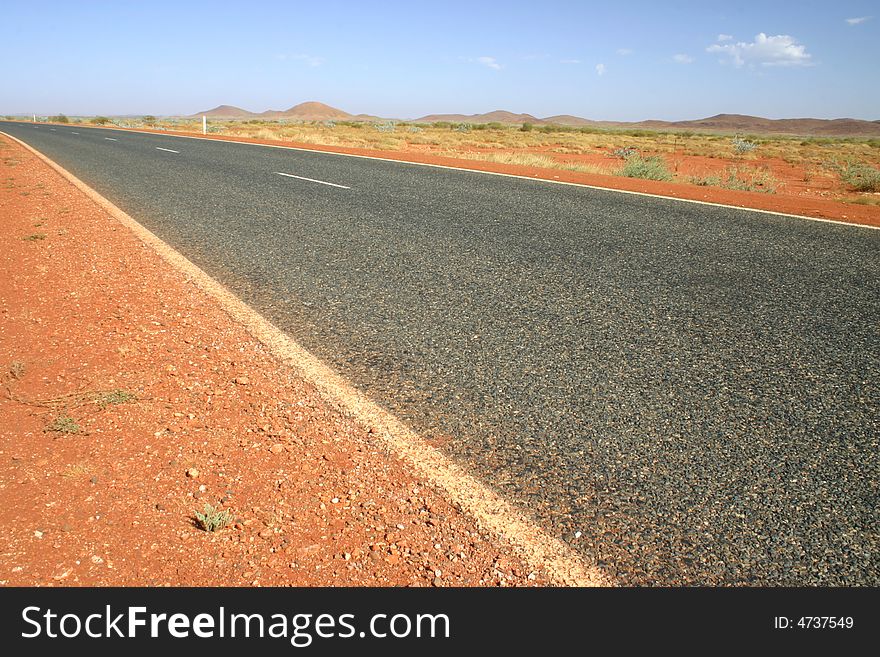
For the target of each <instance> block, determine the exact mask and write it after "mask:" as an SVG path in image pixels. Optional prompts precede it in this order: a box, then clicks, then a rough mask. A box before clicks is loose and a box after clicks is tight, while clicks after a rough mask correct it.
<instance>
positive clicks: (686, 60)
mask: <svg viewBox="0 0 880 657" xmlns="http://www.w3.org/2000/svg"><path fill="white" fill-rule="evenodd" d="M672 60H673V61H674V62H675V63H676V64H691V63H692V62H693V61H694V58H693V57H691V56H690V55H683V54H681V53H679V54H678V55H673V56H672Z"/></svg>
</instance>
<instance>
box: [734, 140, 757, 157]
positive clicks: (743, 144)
mask: <svg viewBox="0 0 880 657" xmlns="http://www.w3.org/2000/svg"><path fill="white" fill-rule="evenodd" d="M757 147H758V145H757V144H756V143H755V142H753V141H749V140H748V139H740V138H739V137H734V138H733V150H734V152H735V153H736V154H737V155H744V154H746V153H751V152H752V151H753V150H755V149H756V148H757Z"/></svg>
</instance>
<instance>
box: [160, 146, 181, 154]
mask: <svg viewBox="0 0 880 657" xmlns="http://www.w3.org/2000/svg"><path fill="white" fill-rule="evenodd" d="M156 150H157V151H166V152H168V153H179V152H180V151H172V150H171V149H170V148H160V147H158V146H156Z"/></svg>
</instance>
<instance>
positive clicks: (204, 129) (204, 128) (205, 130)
mask: <svg viewBox="0 0 880 657" xmlns="http://www.w3.org/2000/svg"><path fill="white" fill-rule="evenodd" d="M202 134H203V135H206V134H208V117H207V116H205V115H204V114H202Z"/></svg>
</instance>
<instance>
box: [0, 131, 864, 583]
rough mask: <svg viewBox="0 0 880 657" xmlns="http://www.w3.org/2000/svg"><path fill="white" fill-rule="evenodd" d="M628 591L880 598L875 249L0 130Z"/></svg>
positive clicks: (787, 227)
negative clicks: (744, 587) (815, 591)
mask: <svg viewBox="0 0 880 657" xmlns="http://www.w3.org/2000/svg"><path fill="white" fill-rule="evenodd" d="M0 130H3V131H6V132H8V133H9V134H12V135H14V136H16V137H18V138H20V139H22V140H24V141H25V142H27V143H29V144H30V145H32V146H33V147H35V148H37V149H38V150H40V151H41V152H43V153H44V154H46V155H47V156H49V157H50V158H52V159H53V160H55V161H56V162H58V163H59V164H61V165H62V166H64V167H65V168H67V169H68V170H70V171H71V172H72V173H73V174H74V175H76V176H78V177H79V178H80V179H82V180H83V181H85V182H86V183H88V184H89V185H91V186H92V187H94V188H95V189H96V190H98V191H99V192H100V193H102V194H103V195H105V196H106V197H107V198H109V199H110V200H111V201H113V202H114V203H115V204H117V205H118V206H119V207H121V208H122V209H123V210H125V211H126V212H128V213H129V214H130V215H132V216H133V217H135V218H136V219H137V220H138V221H140V222H141V223H142V224H144V225H145V226H146V227H147V228H149V229H150V230H152V231H154V232H155V233H157V234H158V235H159V236H160V237H162V238H163V239H165V240H166V241H167V242H169V243H170V244H172V245H173V246H174V247H176V248H177V249H178V250H180V251H181V252H183V253H184V254H185V255H187V256H188V257H189V258H190V259H191V260H193V261H194V262H195V263H196V264H198V265H199V266H201V267H202V268H203V269H205V270H206V271H207V272H208V273H210V274H211V275H213V276H215V277H216V278H218V279H219V280H221V281H222V282H223V283H225V284H226V285H228V286H229V287H230V288H231V289H233V290H234V291H235V292H236V293H237V294H238V295H239V296H241V297H242V298H243V299H245V300H246V301H248V302H249V303H250V304H251V305H252V306H253V307H255V308H256V309H257V310H259V311H260V312H262V313H263V314H264V315H265V316H267V317H268V318H269V319H270V320H271V321H273V322H274V323H275V324H276V325H277V326H279V327H280V328H282V329H283V330H285V331H287V332H289V333H290V334H291V335H292V336H294V337H295V339H297V340H298V341H299V342H300V343H301V344H303V345H304V346H306V347H307V348H309V349H310V350H311V351H312V352H313V353H315V354H316V355H318V356H319V357H321V358H322V359H324V360H325V361H326V362H328V363H330V364H331V365H332V366H333V367H334V368H335V369H337V370H338V371H339V372H340V373H342V374H343V375H344V376H346V377H347V378H348V379H349V380H350V381H351V382H352V383H353V384H354V385H356V386H357V387H359V388H361V389H362V390H365V391H367V392H368V393H369V394H370V395H371V396H372V397H373V398H374V399H376V400H377V401H379V402H380V403H382V404H383V405H385V406H386V407H387V408H389V409H390V410H391V411H393V412H394V413H396V414H397V415H398V416H399V417H401V418H402V419H404V420H406V421H407V422H408V423H410V424H411V425H412V426H413V427H415V428H416V429H417V430H419V431H421V432H423V433H424V434H425V435H426V436H427V437H428V438H429V439H431V440H432V441H434V443H435V444H437V445H439V446H440V447H441V448H442V449H443V450H445V451H446V452H447V453H449V454H451V455H452V456H453V457H454V458H456V459H457V460H459V461H460V462H461V463H464V464H466V466H467V467H468V468H469V469H470V470H471V471H473V472H475V473H477V474H478V475H480V476H482V478H483V479H484V480H486V481H487V482H488V483H490V484H491V485H492V486H494V487H495V488H496V489H497V490H499V491H500V492H501V493H502V494H504V495H506V496H508V497H509V498H510V499H512V500H515V501H517V502H518V503H519V504H520V505H521V506H522V507H524V508H525V509H527V510H528V511H530V512H531V513H532V514H533V516H534V517H535V518H536V520H537V522H538V523H539V524H540V525H541V526H543V527H544V528H545V529H547V530H548V531H549V532H551V533H552V534H554V535H557V536H559V537H561V538H563V539H565V540H566V541H568V542H569V543H570V545H571V546H572V547H573V548H575V549H576V550H577V551H579V552H580V553H581V554H582V555H584V556H585V558H586V559H587V560H588V561H589V562H590V563H593V564H598V565H599V566H600V567H602V568H603V569H605V570H606V571H607V572H608V573H609V574H610V575H611V576H612V577H615V578H617V579H618V581H620V582H621V583H623V584H637V585H643V584H661V585H681V584H694V583H695V584H706V585H710V584H723V585H729V584H759V585H873V586H877V585H880V539H878V511H877V509H878V502H880V499H878V497H880V496H878V491H880V467H878V465H880V456H878V454H880V449H878V447H880V446H878V439H880V389H878V388H880V231H877V230H871V229H867V228H863V227H854V226H847V225H841V224H831V223H823V222H815V221H809V220H805V219H799V218H792V217H783V216H777V215H772V214H767V213H758V212H751V211H744V210H738V209H733V208H725V207H719V206H709V205H703V204H694V203H685V202H680V201H674V200H669V199H661V198H655V197H647V196H637V195H631V194H624V193H618V192H612V191H602V190H595V189H589V188H584V187H578V186H569V185H559V184H552V183H547V182H539V181H533V180H528V179H520V178H513V177H502V176H494V175H487V174H481V173H473V172H466V171H460V170H449V169H442V168H433V167H425V166H418V165H413V164H405V163H399V162H390V161H381V160H374V159H366V158H358V157H347V156H341V155H333V154H326V153H314V152H308V151H298V150H290V149H279V148H269V147H264V146H256V145H244V144H232V143H223V142H216V141H208V140H199V139H187V138H175V137H171V136H166V135H153V134H140V133H134V132H126V131H117V130H105V129H92V128H86V127H82V126H76V125H70V126H49V125H45V124H43V125H39V126H34V125H30V124H23V123H4V122H0Z"/></svg>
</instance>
